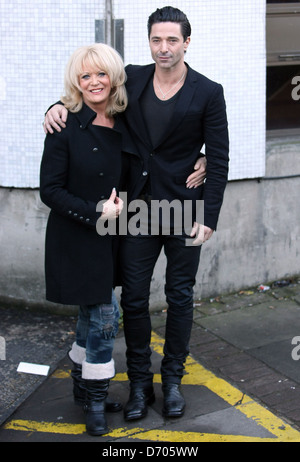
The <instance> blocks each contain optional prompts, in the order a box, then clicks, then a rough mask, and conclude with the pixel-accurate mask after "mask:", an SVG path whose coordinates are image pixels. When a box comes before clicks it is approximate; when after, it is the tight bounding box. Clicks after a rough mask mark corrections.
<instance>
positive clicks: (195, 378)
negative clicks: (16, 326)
mask: <svg viewBox="0 0 300 462" xmlns="http://www.w3.org/2000/svg"><path fill="white" fill-rule="evenodd" d="M163 344H164V340H163V339H162V338H160V337H159V336H158V335H156V334H155V333H153V334H152V342H151V346H152V348H153V349H154V351H156V352H157V353H158V354H160V355H162V354H163ZM69 375H70V371H63V370H57V371H56V372H55V373H54V374H53V376H54V377H56V378H66V377H68V376H69ZM114 380H117V381H127V380H128V377H127V373H119V374H117V375H116V376H115V378H114ZM154 381H155V382H156V383H160V382H161V378H160V374H155V375H154ZM182 384H183V385H195V386H197V385H198V386H199V385H202V386H205V387H206V388H207V389H209V390H210V391H212V392H213V393H214V394H216V395H217V396H219V397H221V398H222V399H223V400H224V401H226V402H227V403H229V404H230V405H231V406H234V408H235V409H236V410H237V411H240V412H241V413H242V414H244V415H245V416H246V417H247V418H248V419H249V421H252V422H254V423H255V424H257V425H259V426H261V427H262V428H264V429H265V430H267V431H268V432H269V433H270V434H271V435H272V437H269V438H260V437H250V436H247V435H223V434H214V433H199V432H184V431H169V430H146V429H144V428H139V427H137V428H133V429H128V428H126V427H124V428H123V427H120V428H117V429H114V430H112V431H111V432H109V433H108V434H107V435H105V436H110V437H113V438H122V437H127V438H129V439H136V440H146V441H168V442H300V433H299V432H298V431H296V430H294V429H293V428H292V427H291V426H290V425H288V424H287V423H285V422H284V421H283V420H281V419H280V418H278V417H276V416H275V415H274V414H272V413H271V412H270V411H268V410H267V409H265V408H264V407H263V406H261V405H259V404H258V403H256V402H255V401H254V400H253V399H252V398H250V397H249V396H247V395H245V394H243V393H242V392H241V391H240V390H238V389H237V388H235V387H234V386H232V385H230V384H229V383H228V382H226V381H225V380H223V379H221V378H218V377H216V376H215V375H214V374H213V373H212V372H210V371H208V370H207V369H205V368H204V367H203V366H201V365H200V364H199V363H198V362H197V361H195V360H194V359H193V358H192V357H190V356H189V357H188V358H187V361H186V375H184V377H183V379H182ZM4 428H5V429H11V430H19V431H28V432H33V431H37V432H45V433H60V434H66V435H71V434H72V435H78V434H82V433H85V431H86V430H85V425H82V424H68V423H54V422H35V421H30V420H12V421H10V422H8V423H7V424H6V425H5V426H4Z"/></svg>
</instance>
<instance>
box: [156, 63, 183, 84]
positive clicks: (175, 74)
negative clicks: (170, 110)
mask: <svg viewBox="0 0 300 462" xmlns="http://www.w3.org/2000/svg"><path fill="white" fill-rule="evenodd" d="M186 72H187V68H186V65H185V64H184V62H182V63H180V64H179V65H177V66H176V67H173V68H162V67H160V66H158V65H157V64H156V65H155V76H156V78H157V80H158V81H159V82H160V83H161V84H169V85H170V84H175V83H176V82H178V80H179V79H180V78H181V77H182V76H183V75H184V74H185V73H186Z"/></svg>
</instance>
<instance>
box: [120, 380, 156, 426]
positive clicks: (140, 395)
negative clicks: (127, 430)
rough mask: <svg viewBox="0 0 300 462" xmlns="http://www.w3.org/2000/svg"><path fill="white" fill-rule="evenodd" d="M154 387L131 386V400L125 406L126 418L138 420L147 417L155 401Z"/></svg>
mask: <svg viewBox="0 0 300 462" xmlns="http://www.w3.org/2000/svg"><path fill="white" fill-rule="evenodd" d="M154 401H155V395H154V391H153V387H152V386H151V387H148V388H145V387H142V386H131V391H130V395H129V400H128V402H127V404H126V406H125V408H124V419H125V420H127V421H128V420H137V419H141V418H143V417H145V416H146V415H147V412H148V407H147V406H149V405H150V404H152V403H154Z"/></svg>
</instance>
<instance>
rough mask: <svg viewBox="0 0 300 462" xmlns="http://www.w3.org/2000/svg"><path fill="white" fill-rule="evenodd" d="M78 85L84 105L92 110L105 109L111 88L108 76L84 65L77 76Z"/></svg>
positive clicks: (99, 70)
mask: <svg viewBox="0 0 300 462" xmlns="http://www.w3.org/2000/svg"><path fill="white" fill-rule="evenodd" d="M79 85H80V88H81V91H82V97H83V101H84V102H85V104H87V105H88V106H90V107H91V108H94V109H99V108H101V109H105V108H106V106H107V103H108V101H109V97H110V93H111V89H112V87H111V83H110V79H109V76H108V75H107V74H106V73H105V72H104V71H102V70H101V69H92V68H91V66H90V65H88V64H85V65H84V66H83V70H82V73H81V74H80V75H79Z"/></svg>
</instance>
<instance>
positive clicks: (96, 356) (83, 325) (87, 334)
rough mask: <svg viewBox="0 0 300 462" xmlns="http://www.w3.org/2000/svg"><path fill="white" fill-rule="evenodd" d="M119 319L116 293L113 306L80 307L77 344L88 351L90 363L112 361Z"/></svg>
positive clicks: (87, 359) (113, 297) (113, 296)
mask: <svg viewBox="0 0 300 462" xmlns="http://www.w3.org/2000/svg"><path fill="white" fill-rule="evenodd" d="M119 317H120V312H119V305H118V302H117V299H116V296H115V294H114V292H112V303H111V304H107V305H81V306H80V307H79V315H78V321H77V327H76V343H77V345H79V346H80V347H82V348H85V349H86V361H87V362H88V363H92V364H100V363H108V362H109V361H111V359H112V352H113V347H114V342H115V337H116V335H117V333H118V328H119Z"/></svg>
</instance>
